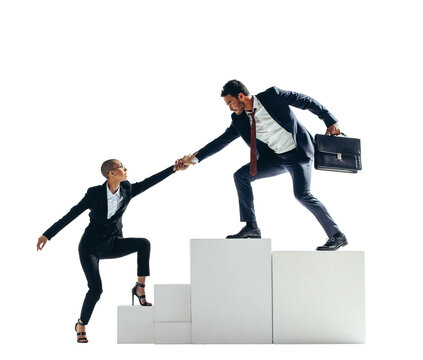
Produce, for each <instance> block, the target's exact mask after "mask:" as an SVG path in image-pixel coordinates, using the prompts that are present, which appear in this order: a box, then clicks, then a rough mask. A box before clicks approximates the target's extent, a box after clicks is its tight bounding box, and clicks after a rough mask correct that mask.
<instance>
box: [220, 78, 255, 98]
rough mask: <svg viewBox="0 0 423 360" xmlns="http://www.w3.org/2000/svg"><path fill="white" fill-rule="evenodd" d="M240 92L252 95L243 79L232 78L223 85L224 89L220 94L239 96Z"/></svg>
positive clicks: (222, 95)
mask: <svg viewBox="0 0 423 360" xmlns="http://www.w3.org/2000/svg"><path fill="white" fill-rule="evenodd" d="M240 93H243V94H244V95H247V96H248V95H250V92H249V91H248V89H247V88H246V87H245V85H244V84H243V83H242V82H241V81H238V80H230V81H228V82H227V83H226V84H225V85H223V90H222V93H221V94H220V96H221V97H224V96H226V95H231V96H233V97H236V98H237V97H238V94H240Z"/></svg>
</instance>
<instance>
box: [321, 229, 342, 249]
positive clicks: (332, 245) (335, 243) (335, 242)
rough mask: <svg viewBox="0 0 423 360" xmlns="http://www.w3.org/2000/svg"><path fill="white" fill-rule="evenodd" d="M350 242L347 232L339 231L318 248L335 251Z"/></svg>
mask: <svg viewBox="0 0 423 360" xmlns="http://www.w3.org/2000/svg"><path fill="white" fill-rule="evenodd" d="M347 244H348V241H347V238H346V236H345V234H343V233H342V232H339V233H337V234H335V235H334V236H332V237H331V238H330V239H329V240H328V241H327V242H326V244H325V245H323V246H319V247H318V248H317V249H316V250H320V251H324V250H326V251H328V250H329V251H331V250H332V251H333V250H338V249H339V248H340V247H341V246H345V245H347Z"/></svg>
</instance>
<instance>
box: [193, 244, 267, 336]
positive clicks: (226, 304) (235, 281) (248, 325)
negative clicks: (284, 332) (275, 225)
mask: <svg viewBox="0 0 423 360" xmlns="http://www.w3.org/2000/svg"><path fill="white" fill-rule="evenodd" d="M271 294H272V283H271V244H270V239H210V240H209V239H192V240H191V321H192V342H193V344H250V343H251V344H271V343H272V296H271Z"/></svg>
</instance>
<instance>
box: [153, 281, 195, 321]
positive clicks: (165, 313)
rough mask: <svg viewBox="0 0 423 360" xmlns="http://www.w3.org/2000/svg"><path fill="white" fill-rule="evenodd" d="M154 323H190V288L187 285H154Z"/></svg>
mask: <svg viewBox="0 0 423 360" xmlns="http://www.w3.org/2000/svg"><path fill="white" fill-rule="evenodd" d="M154 321H155V322H190V321H191V286H190V285H187V284H169V285H167V284H166V285H165V284H163V285H162V284H160V285H154Z"/></svg>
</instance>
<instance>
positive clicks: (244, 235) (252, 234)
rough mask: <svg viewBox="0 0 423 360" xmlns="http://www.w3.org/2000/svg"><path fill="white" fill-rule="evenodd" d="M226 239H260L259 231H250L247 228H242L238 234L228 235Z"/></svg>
mask: <svg viewBox="0 0 423 360" xmlns="http://www.w3.org/2000/svg"><path fill="white" fill-rule="evenodd" d="M226 238H227V239H248V238H251V239H261V232H260V229H259V228H257V229H251V228H249V227H247V226H244V227H243V228H242V229H241V231H240V232H239V233H238V234H234V235H228V236H227V237H226Z"/></svg>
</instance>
